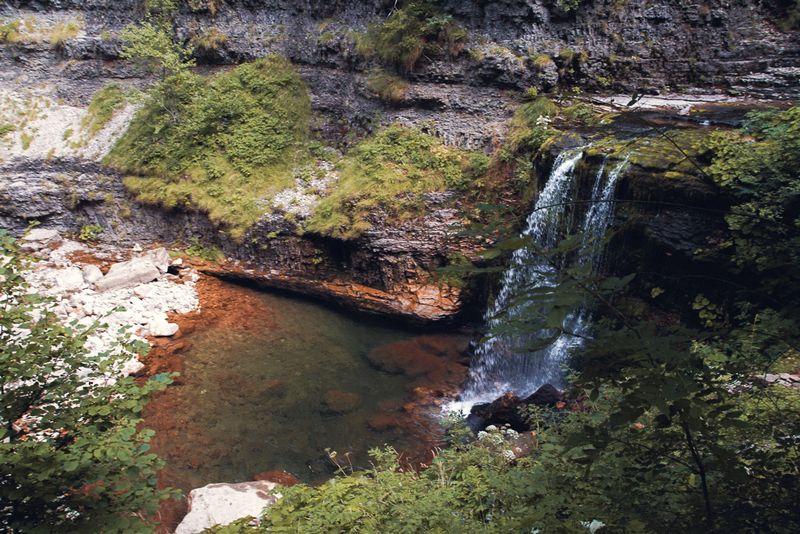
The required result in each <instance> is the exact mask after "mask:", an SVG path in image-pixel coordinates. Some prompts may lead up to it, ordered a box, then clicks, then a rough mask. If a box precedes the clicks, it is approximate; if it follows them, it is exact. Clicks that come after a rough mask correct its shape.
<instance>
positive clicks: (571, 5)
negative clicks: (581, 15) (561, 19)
mask: <svg viewBox="0 0 800 534" xmlns="http://www.w3.org/2000/svg"><path fill="white" fill-rule="evenodd" d="M583 2H584V0H558V2H557V4H558V7H560V8H561V9H563V10H564V11H566V12H567V13H571V12H573V11H577V10H578V8H579V7H580V6H581V4H582V3H583Z"/></svg>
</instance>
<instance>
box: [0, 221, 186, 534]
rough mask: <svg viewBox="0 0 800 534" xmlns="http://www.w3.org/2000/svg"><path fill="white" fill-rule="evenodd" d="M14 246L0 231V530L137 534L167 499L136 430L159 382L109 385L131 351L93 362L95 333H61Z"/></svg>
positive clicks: (146, 436)
mask: <svg viewBox="0 0 800 534" xmlns="http://www.w3.org/2000/svg"><path fill="white" fill-rule="evenodd" d="M22 267H23V265H22V260H21V259H20V256H19V254H18V251H17V248H16V245H15V243H14V240H13V239H11V238H10V237H9V236H8V235H7V234H6V233H5V231H3V230H0V529H2V530H3V531H9V532H40V531H42V532H55V531H57V532H74V531H93V532H112V531H113V532H118V531H122V532H136V531H139V530H149V528H148V527H147V525H146V519H145V518H146V517H147V515H150V514H153V513H154V512H155V511H156V508H157V506H158V503H159V501H160V499H162V498H166V497H168V496H170V495H171V494H172V492H171V491H164V490H157V489H156V478H155V474H156V470H157V469H159V468H160V467H161V465H162V464H161V462H160V460H159V459H158V457H157V456H155V455H154V454H152V453H149V452H148V449H149V445H148V441H149V440H150V437H151V436H152V432H151V431H148V430H137V425H138V424H139V423H140V421H141V418H140V412H141V410H142V407H143V406H144V403H145V402H146V400H147V397H148V395H149V393H151V392H152V391H156V390H160V389H163V388H165V387H166V385H167V384H168V383H169V377H167V376H165V375H160V376H157V377H154V378H153V379H151V380H148V381H147V382H145V383H144V384H143V385H138V384H137V383H136V382H135V381H134V379H133V378H130V377H127V378H120V377H116V376H115V375H116V374H117V373H116V369H117V367H118V365H119V364H120V363H121V361H123V360H124V359H128V358H130V357H131V356H132V355H133V354H135V349H136V347H134V346H132V345H124V344H120V346H119V347H118V348H117V349H116V350H115V351H113V353H101V354H98V355H92V354H90V352H89V351H88V350H87V347H86V341H87V338H88V336H89V335H91V334H92V333H93V332H94V331H96V330H97V328H98V327H97V326H96V325H95V326H92V327H90V328H88V329H80V330H79V329H77V328H76V327H75V326H74V325H72V326H66V325H63V324H61V323H59V321H58V320H57V318H56V317H55V316H54V315H53V314H52V313H51V312H49V311H47V310H46V309H45V305H46V304H47V303H46V302H44V301H43V300H42V299H41V298H38V297H37V296H36V295H30V294H28V287H27V285H26V283H25V281H24V279H23V278H22V276H21V269H22Z"/></svg>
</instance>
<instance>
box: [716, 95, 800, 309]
mask: <svg viewBox="0 0 800 534" xmlns="http://www.w3.org/2000/svg"><path fill="white" fill-rule="evenodd" d="M748 117H749V121H748V124H747V126H746V133H747V134H749V137H743V136H741V135H739V134H737V133H734V132H728V133H718V134H715V135H714V136H712V138H711V140H710V142H709V144H708V145H709V149H710V150H711V151H712V153H713V162H712V164H711V165H710V166H709V168H708V170H707V172H708V174H709V175H710V176H711V177H712V178H713V179H714V180H715V181H716V183H717V184H719V185H720V186H721V187H723V188H724V189H725V190H726V191H727V192H729V193H730V194H732V195H733V197H734V199H735V204H734V206H733V208H732V209H731V212H730V214H729V215H728V216H727V217H726V221H727V223H728V226H729V228H730V230H731V232H732V235H733V239H732V240H731V242H730V243H728V245H729V246H730V247H731V248H732V249H733V251H734V258H735V260H736V261H737V263H738V264H739V266H740V268H741V269H742V270H743V272H745V273H747V274H749V275H751V276H758V277H759V278H761V279H763V280H765V281H766V282H767V283H768V284H769V286H770V287H768V288H765V290H768V291H769V292H770V293H772V294H773V295H774V296H776V297H777V298H780V299H786V298H788V297H789V296H790V295H791V296H797V295H798V291H797V290H798V287H799V286H800V277H798V275H797V271H796V270H795V269H791V268H789V266H791V265H795V264H796V263H797V262H798V261H800V235H798V231H797V229H798V228H800V214H798V212H797V198H798V195H800V186H798V184H800V173H798V169H800V107H797V106H795V107H792V108H791V109H789V110H786V111H781V112H778V111H773V112H762V113H753V114H750V115H749V116H748ZM787 280H790V281H791V282H787Z"/></svg>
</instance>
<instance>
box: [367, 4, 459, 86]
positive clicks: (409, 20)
mask: <svg viewBox="0 0 800 534" xmlns="http://www.w3.org/2000/svg"><path fill="white" fill-rule="evenodd" d="M466 40H467V32H466V30H464V28H462V27H461V26H460V25H458V24H457V23H456V22H454V21H453V18H452V17H451V16H450V15H446V14H444V13H442V12H441V10H440V9H439V8H438V6H436V3H435V2H433V1H430V0H411V1H409V2H407V3H405V4H404V5H403V7H401V8H400V9H397V10H395V11H393V12H392V14H391V15H390V16H389V18H388V19H386V20H385V21H384V22H382V23H379V24H377V23H376V24H371V25H370V26H369V29H368V30H367V33H366V34H365V35H363V36H361V38H360V39H359V40H358V42H357V48H358V51H359V53H361V54H362V55H363V56H365V57H372V56H377V57H379V58H380V59H381V60H383V61H385V62H387V63H391V64H394V65H397V66H399V67H402V68H404V69H406V70H408V71H410V70H413V69H414V66H415V65H416V64H417V61H419V58H420V57H422V55H423V54H425V55H428V56H430V57H434V56H439V55H443V54H456V53H458V52H460V51H461V50H462V49H463V47H464V44H465V43H466Z"/></svg>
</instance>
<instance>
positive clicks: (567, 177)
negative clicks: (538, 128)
mask: <svg viewBox="0 0 800 534" xmlns="http://www.w3.org/2000/svg"><path fill="white" fill-rule="evenodd" d="M584 148H585V147H581V148H576V149H569V150H566V151H564V152H562V153H561V154H560V155H559V156H558V158H557V159H556V161H555V163H554V164H553V169H552V171H551V173H550V177H549V179H548V181H547V184H546V185H545V187H544V189H543V190H542V192H541V194H540V195H539V198H538V200H537V202H536V205H535V207H534V209H533V211H532V212H531V214H530V215H529V216H528V219H527V221H526V225H525V230H524V231H523V232H522V236H523V237H528V238H529V239H530V242H529V244H528V245H526V246H523V247H521V248H519V249H517V250H516V251H515V252H514V254H513V256H512V258H511V262H510V265H509V268H508V269H507V270H506V271H505V273H504V274H503V281H502V286H501V289H500V292H499V293H498V295H497V298H496V299H495V301H494V304H493V305H492V307H491V308H490V309H489V311H488V312H487V314H486V321H487V326H488V334H487V337H486V338H485V339H484V340H483V341H482V342H481V344H480V345H479V346H478V348H477V349H476V351H475V357H474V359H473V364H472V366H471V369H470V377H469V379H468V381H467V385H466V387H465V389H464V392H463V393H462V394H461V396H460V400H459V401H456V402H454V403H452V404H451V405H450V406H449V407H448V408H449V410H450V411H456V412H458V411H462V412H469V409H470V408H471V407H472V405H474V404H477V403H482V402H491V401H492V400H494V399H496V398H498V397H500V396H501V395H503V394H505V393H507V392H513V393H515V394H516V395H518V396H520V397H525V396H527V395H529V394H531V393H533V392H534V391H535V390H536V389H538V388H539V387H541V386H543V385H544V384H553V385H555V386H557V387H558V386H562V385H563V384H562V382H563V364H564V362H565V360H566V358H567V356H568V355H569V353H570V352H571V351H572V350H574V349H575V348H577V347H579V346H580V345H581V343H582V341H583V339H584V338H585V337H586V336H587V335H588V334H589V330H590V328H589V326H590V318H589V312H588V309H587V306H585V305H584V306H578V307H577V308H576V309H575V310H574V311H573V312H572V313H570V314H568V316H567V318H566V319H565V321H564V324H563V331H564V332H570V334H566V333H561V334H560V335H559V336H558V337H557V338H556V339H555V340H554V341H553V343H551V344H550V345H549V346H547V347H546V348H543V349H539V350H534V351H526V350H525V349H524V347H525V346H526V345H530V344H531V342H535V341H536V340H539V341H540V342H541V340H542V339H546V338H545V336H547V335H548V333H547V332H539V333H534V334H530V333H527V334H526V333H520V332H515V331H514V326H512V327H511V328H509V326H508V325H510V324H512V323H514V324H520V323H524V321H525V317H526V315H527V314H530V313H532V312H533V310H532V309H531V306H530V305H529V300H530V299H526V295H529V293H530V292H532V291H535V292H536V293H537V294H538V295H540V296H543V297H546V296H547V295H548V294H549V293H548V291H547V289H548V288H554V287H555V285H556V267H555V266H554V265H553V264H552V263H551V262H548V261H547V260H546V259H545V258H543V257H541V255H539V254H537V251H538V250H543V249H548V248H552V247H555V246H556V245H557V244H558V243H559V241H560V240H561V239H563V238H564V237H565V236H566V234H567V233H568V232H569V230H570V227H573V228H578V229H579V231H580V232H581V233H582V242H581V246H580V248H579V250H578V251H577V254H576V255H575V256H574V257H573V258H571V259H570V260H568V259H567V258H562V261H563V262H567V261H570V262H571V263H572V264H573V265H575V264H578V265H587V264H588V265H590V267H591V269H592V270H593V271H597V270H598V269H599V268H600V265H601V263H602V258H603V255H604V251H605V247H604V239H603V238H604V236H605V233H606V230H607V229H608V226H609V224H610V223H611V220H612V219H613V216H614V202H613V200H614V193H615V190H616V184H617V180H618V178H619V176H620V174H621V173H622V171H623V169H624V167H625V166H626V165H627V161H628V160H627V158H626V159H625V160H623V161H622V162H621V163H620V164H618V165H617V166H616V167H615V168H614V169H612V170H611V172H608V173H606V164H605V161H604V162H603V164H602V165H601V167H600V169H599V170H598V172H597V175H596V177H595V181H594V184H593V187H592V192H591V202H590V203H589V207H588V209H586V210H585V212H584V213H583V219H582V221H581V223H580V224H579V225H576V224H574V223H573V221H571V220H570V215H571V214H572V213H573V212H574V211H575V210H574V209H573V208H575V207H576V206H580V203H577V202H574V201H573V195H574V194H575V191H576V189H577V187H576V184H575V179H574V178H575V172H574V171H575V167H576V166H577V164H578V162H579V161H580V160H581V159H582V157H583V152H584ZM565 264H566V263H565ZM541 311H542V310H539V312H540V313H541ZM550 334H551V335H552V332H550Z"/></svg>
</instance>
